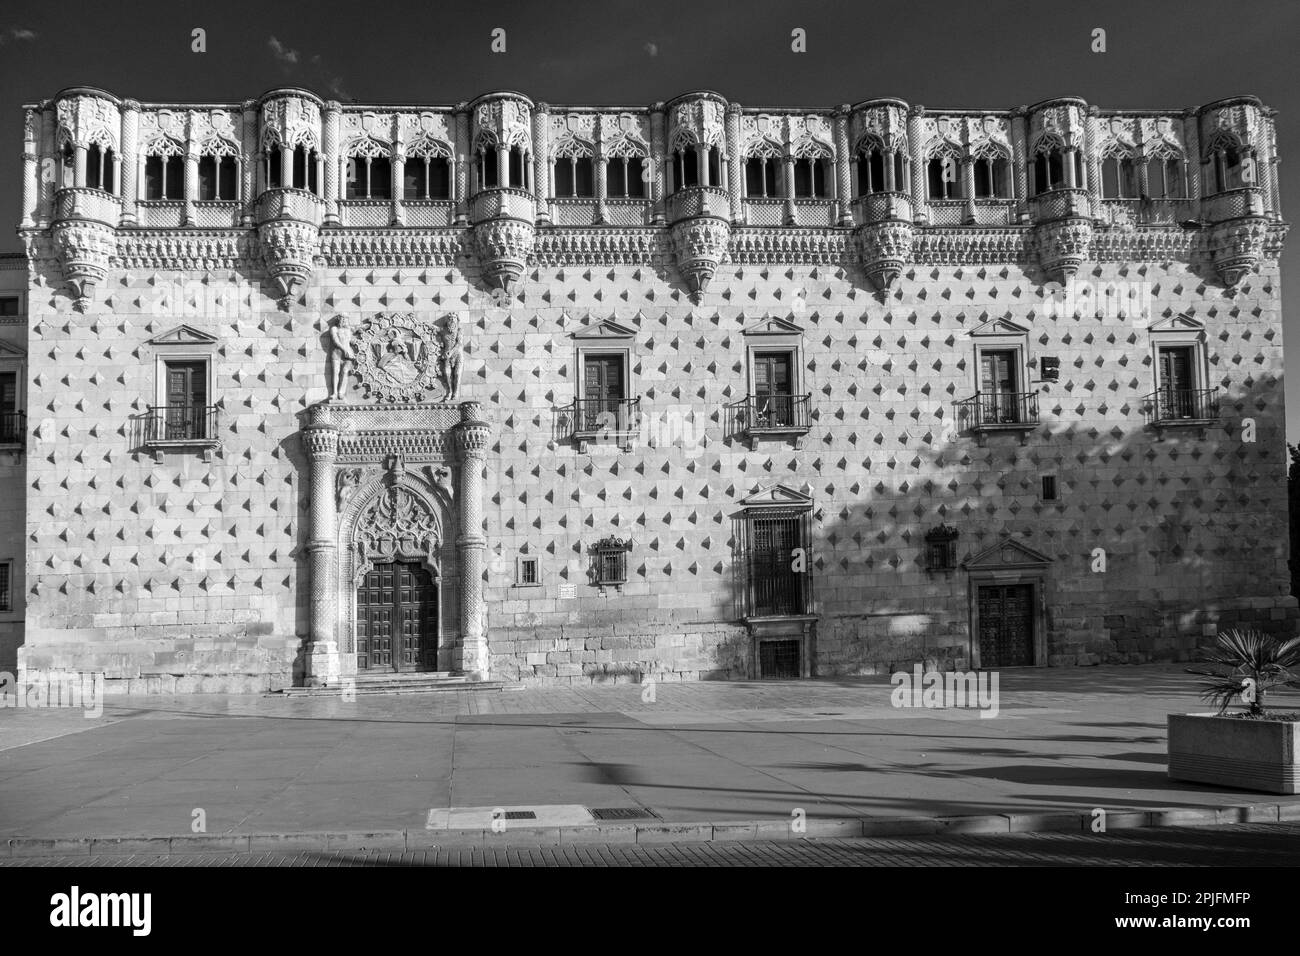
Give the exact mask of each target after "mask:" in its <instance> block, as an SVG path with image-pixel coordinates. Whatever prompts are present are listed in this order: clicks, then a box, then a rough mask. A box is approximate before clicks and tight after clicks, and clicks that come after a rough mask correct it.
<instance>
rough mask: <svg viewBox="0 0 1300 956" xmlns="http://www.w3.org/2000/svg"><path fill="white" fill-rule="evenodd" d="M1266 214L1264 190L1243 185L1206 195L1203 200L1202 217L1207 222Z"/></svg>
mask: <svg viewBox="0 0 1300 956" xmlns="http://www.w3.org/2000/svg"><path fill="white" fill-rule="evenodd" d="M1263 215H1264V190H1262V189H1260V188H1259V187H1258V186H1243V187H1241V188H1240V189H1229V190H1228V191H1226V192H1221V193H1216V194H1215V195H1213V196H1206V197H1205V198H1204V199H1202V200H1201V218H1203V219H1205V220H1206V221H1207V222H1227V221H1228V220H1229V219H1242V218H1244V217H1248V216H1263Z"/></svg>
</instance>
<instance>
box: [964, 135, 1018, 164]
mask: <svg viewBox="0 0 1300 956" xmlns="http://www.w3.org/2000/svg"><path fill="white" fill-rule="evenodd" d="M970 155H971V159H994V160H996V159H1005V160H1007V161H1010V160H1011V150H1010V148H1009V147H1007V146H1006V145H1005V144H1004V143H999V142H998V141H997V140H995V139H981V140H978V141H977V142H975V143H972V144H971V148H970Z"/></svg>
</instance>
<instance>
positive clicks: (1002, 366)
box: [980, 349, 1019, 423]
mask: <svg viewBox="0 0 1300 956" xmlns="http://www.w3.org/2000/svg"><path fill="white" fill-rule="evenodd" d="M1016 385H1017V381H1016V352H1015V350H1014V349H1007V350H1005V351H1003V350H998V351H990V352H981V353H980V400H981V404H982V406H983V407H982V408H981V409H980V414H981V420H982V422H984V423H1000V422H1015V421H1019V408H1018V403H1017V398H1016V391H1017V389H1016Z"/></svg>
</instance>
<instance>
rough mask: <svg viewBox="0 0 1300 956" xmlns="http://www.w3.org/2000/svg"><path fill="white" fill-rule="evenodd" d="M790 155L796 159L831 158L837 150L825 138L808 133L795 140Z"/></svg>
mask: <svg viewBox="0 0 1300 956" xmlns="http://www.w3.org/2000/svg"><path fill="white" fill-rule="evenodd" d="M790 155H792V156H793V157H794V158H795V159H831V158H833V157H834V155H835V150H834V149H832V148H831V145H830V144H829V143H827V142H826V141H825V140H822V139H820V138H818V137H816V136H813V135H812V134H808V135H805V136H801V137H800V138H799V139H797V140H795V142H794V143H793V144H792V145H791V147H790Z"/></svg>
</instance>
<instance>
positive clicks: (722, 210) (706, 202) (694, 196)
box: [667, 186, 731, 303]
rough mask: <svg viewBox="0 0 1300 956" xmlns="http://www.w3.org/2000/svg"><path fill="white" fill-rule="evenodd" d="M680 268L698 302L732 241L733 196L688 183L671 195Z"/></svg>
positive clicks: (670, 214) (670, 211)
mask: <svg viewBox="0 0 1300 956" xmlns="http://www.w3.org/2000/svg"><path fill="white" fill-rule="evenodd" d="M667 209H668V222H669V224H670V227H671V229H672V236H673V249H674V251H675V252H676V255H677V268H678V269H680V270H681V272H682V275H683V276H684V277H685V279H686V284H687V286H688V288H689V289H690V295H691V301H692V302H695V303H699V301H700V299H701V298H702V297H703V295H704V293H705V292H707V291H708V288H709V280H710V279H712V278H713V274H714V273H715V272H716V271H717V269H718V265H719V263H721V262H722V260H723V259H725V258H726V256H727V246H728V244H729V243H730V242H731V221H730V219H731V197H730V195H729V194H728V193H727V191H726V190H725V189H720V188H718V187H717V186H688V187H687V188H685V189H681V190H678V191H677V192H675V193H673V195H671V196H669V197H668V203H667Z"/></svg>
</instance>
